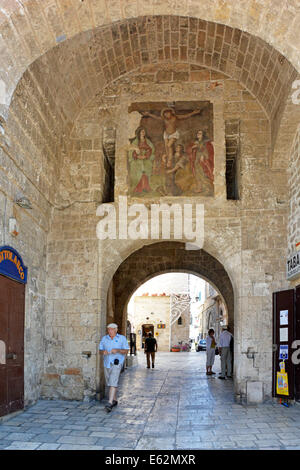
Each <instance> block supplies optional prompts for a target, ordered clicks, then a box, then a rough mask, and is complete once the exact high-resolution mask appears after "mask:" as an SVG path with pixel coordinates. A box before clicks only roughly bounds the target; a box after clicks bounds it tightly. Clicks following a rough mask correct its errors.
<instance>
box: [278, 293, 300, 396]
mask: <svg viewBox="0 0 300 470" xmlns="http://www.w3.org/2000/svg"><path fill="white" fill-rule="evenodd" d="M294 307H295V291H294V289H289V290H284V291H280V292H275V293H274V294H273V396H274V397H276V396H278V395H277V393H276V377H277V372H279V371H280V367H279V363H280V362H281V361H282V359H280V357H279V354H280V346H287V348H288V359H287V360H286V361H285V370H286V372H287V374H288V384H289V395H288V396H286V398H290V399H293V398H294V374H295V368H294V364H293V363H292V360H291V359H292V354H293V352H294V350H293V349H292V343H293V341H294V331H295V328H294V320H295V316H294ZM286 312H287V313H286ZM286 330H287V331H286Z"/></svg>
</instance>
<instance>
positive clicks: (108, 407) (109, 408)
mask: <svg viewBox="0 0 300 470" xmlns="http://www.w3.org/2000/svg"><path fill="white" fill-rule="evenodd" d="M113 406H114V405H113V404H112V403H107V405H105V407H104V408H105V409H106V411H107V413H110V412H111V410H112V408H113Z"/></svg>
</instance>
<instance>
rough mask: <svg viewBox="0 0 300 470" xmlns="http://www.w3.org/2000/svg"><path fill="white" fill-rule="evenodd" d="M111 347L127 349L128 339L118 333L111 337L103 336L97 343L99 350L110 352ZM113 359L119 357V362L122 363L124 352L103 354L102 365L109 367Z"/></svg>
mask: <svg viewBox="0 0 300 470" xmlns="http://www.w3.org/2000/svg"><path fill="white" fill-rule="evenodd" d="M112 349H129V346H128V341H127V339H126V338H125V336H123V335H119V334H118V333H117V334H116V336H115V337H114V338H113V339H112V338H111V337H110V336H109V335H106V336H103V338H102V339H101V341H100V343H99V350H100V351H108V352H110V351H111V350H112ZM115 359H119V364H121V365H122V364H123V363H124V361H125V354H120V353H117V354H107V355H105V356H103V363H104V367H106V368H107V369H110V367H111V364H113V363H114V360H115Z"/></svg>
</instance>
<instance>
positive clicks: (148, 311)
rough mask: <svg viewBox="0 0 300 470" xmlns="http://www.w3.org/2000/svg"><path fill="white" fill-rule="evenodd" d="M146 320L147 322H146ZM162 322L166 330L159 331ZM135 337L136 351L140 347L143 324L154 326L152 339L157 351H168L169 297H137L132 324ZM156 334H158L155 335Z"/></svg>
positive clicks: (169, 325)
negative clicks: (155, 342) (154, 340)
mask: <svg viewBox="0 0 300 470" xmlns="http://www.w3.org/2000/svg"><path fill="white" fill-rule="evenodd" d="M147 318H148V320H147ZM160 322H162V323H164V324H165V325H166V328H164V329H159V328H157V325H158V324H159V323H160ZM132 324H133V326H134V331H135V333H136V337H137V349H141V347H142V344H141V343H142V336H141V334H139V331H142V325H143V324H151V325H153V326H154V338H155V339H156V340H157V345H158V349H159V351H170V332H171V330H170V327H171V324H170V297H169V296H167V295H166V296H161V295H160V296H137V297H135V299H134V318H133V322H132ZM157 333H158V334H157Z"/></svg>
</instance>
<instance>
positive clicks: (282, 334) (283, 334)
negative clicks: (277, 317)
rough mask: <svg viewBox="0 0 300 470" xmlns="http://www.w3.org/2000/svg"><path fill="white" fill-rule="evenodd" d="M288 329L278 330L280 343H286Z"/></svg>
mask: <svg viewBox="0 0 300 470" xmlns="http://www.w3.org/2000/svg"><path fill="white" fill-rule="evenodd" d="M288 331H289V329H288V328H280V330H279V334H280V340H279V341H280V343H285V342H287V341H288V339H289V336H288Z"/></svg>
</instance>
